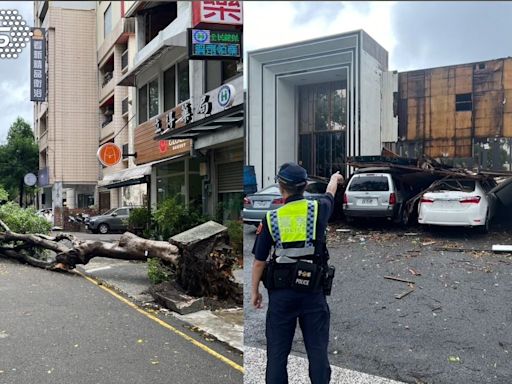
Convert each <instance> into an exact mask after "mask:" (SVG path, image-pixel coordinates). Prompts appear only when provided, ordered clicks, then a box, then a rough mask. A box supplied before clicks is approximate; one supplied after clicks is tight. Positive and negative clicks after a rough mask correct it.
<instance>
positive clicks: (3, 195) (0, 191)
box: [0, 185, 9, 202]
mask: <svg viewBox="0 0 512 384" xmlns="http://www.w3.org/2000/svg"><path fill="white" fill-rule="evenodd" d="M8 198H9V194H8V193H7V191H6V190H5V189H4V187H3V186H2V185H0V202H2V201H7V199H8Z"/></svg>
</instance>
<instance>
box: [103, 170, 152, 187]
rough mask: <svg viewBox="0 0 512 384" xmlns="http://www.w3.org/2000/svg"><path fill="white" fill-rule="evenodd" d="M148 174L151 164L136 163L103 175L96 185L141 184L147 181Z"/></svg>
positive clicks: (124, 185)
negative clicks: (130, 166)
mask: <svg viewBox="0 0 512 384" xmlns="http://www.w3.org/2000/svg"><path fill="white" fill-rule="evenodd" d="M150 175H151V164H144V165H138V166H136V167H132V168H127V169H123V170H122V171H119V172H116V173H111V174H110V175H105V177H104V178H103V180H101V181H99V182H98V187H104V188H107V189H112V188H121V187H126V186H129V185H135V184H143V183H147V182H148V181H149V177H150Z"/></svg>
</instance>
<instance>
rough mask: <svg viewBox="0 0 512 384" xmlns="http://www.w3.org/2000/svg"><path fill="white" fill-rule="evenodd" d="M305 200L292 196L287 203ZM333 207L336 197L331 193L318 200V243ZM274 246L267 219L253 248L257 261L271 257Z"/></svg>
mask: <svg viewBox="0 0 512 384" xmlns="http://www.w3.org/2000/svg"><path fill="white" fill-rule="evenodd" d="M303 198H304V197H303V196H302V195H295V196H290V197H289V198H287V199H286V203H290V202H292V201H297V200H302V199H303ZM286 203H285V204H286ZM333 206H334V197H333V196H332V194H331V193H329V192H327V193H326V194H325V195H324V196H322V197H321V198H320V199H318V218H317V221H316V239H317V241H319V240H320V241H321V240H323V238H324V235H325V230H326V229H327V222H328V221H329V218H330V217H331V214H332V209H333ZM273 244H274V239H272V235H271V234H270V231H269V229H268V224H267V219H266V218H265V219H263V220H262V221H261V224H260V227H258V234H257V236H256V241H255V242H254V246H253V248H252V253H253V254H254V257H255V258H256V260H260V261H266V260H267V259H268V257H269V254H270V249H271V248H272V245H273Z"/></svg>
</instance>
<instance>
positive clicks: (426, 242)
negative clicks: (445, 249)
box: [421, 241, 437, 247]
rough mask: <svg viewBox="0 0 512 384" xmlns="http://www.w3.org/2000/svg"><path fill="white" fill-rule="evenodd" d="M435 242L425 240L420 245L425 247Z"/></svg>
mask: <svg viewBox="0 0 512 384" xmlns="http://www.w3.org/2000/svg"><path fill="white" fill-rule="evenodd" d="M436 243H437V241H425V242H423V243H421V245H423V246H424V247H426V246H427V245H434V244H436Z"/></svg>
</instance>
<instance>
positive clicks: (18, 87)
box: [0, 1, 512, 143]
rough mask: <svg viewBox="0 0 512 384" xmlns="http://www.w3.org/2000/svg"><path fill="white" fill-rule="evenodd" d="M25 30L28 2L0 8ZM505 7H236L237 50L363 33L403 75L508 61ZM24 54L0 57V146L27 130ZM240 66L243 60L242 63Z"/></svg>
mask: <svg viewBox="0 0 512 384" xmlns="http://www.w3.org/2000/svg"><path fill="white" fill-rule="evenodd" d="M2 9H5V10H7V9H17V10H18V11H19V12H20V13H21V15H22V16H23V18H24V19H25V20H26V21H27V23H28V24H29V25H31V24H32V23H33V16H32V13H33V9H32V2H31V1H24V2H20V1H0V10H2ZM511 19H512V2H492V1H481V2H479V1H471V2H448V1H443V2H436V1H428V2H407V1H394V2H393V1H383V2H361V1H355V2H350V1H342V2H337V1H328V2H322V1H293V2H291V1H290V2H279V1H272V2H265V1H262V2H260V1H247V2H245V3H244V50H246V51H247V50H248V51H250V50H254V49H259V48H264V47H270V46H275V45H280V44H286V43H292V42H297V41H301V40H306V39H311V38H316V37H320V36H328V35H332V34H337V33H343V32H348V31H353V30H357V29H364V30H365V31H366V32H368V33H369V34H370V36H372V37H373V38H374V39H375V40H376V41H377V42H378V43H379V44H380V45H382V46H383V47H384V48H385V49H386V50H387V51H388V52H389V69H390V70H398V71H408V70H414V69H422V68H429V67H437V66H444V65H454V64H461V63H467V62H473V61H483V60H490V59H496V58H501V57H508V56H512V41H511V39H510V36H512V23H511V22H510V20H511ZM29 59H30V52H29V50H28V49H25V50H24V51H23V53H22V54H21V56H20V57H19V58H18V59H15V60H13V59H10V60H8V59H1V58H0V143H2V142H4V141H5V137H6V135H7V132H8V130H9V127H10V125H11V124H12V122H13V121H14V120H15V119H16V117H17V116H21V117H23V118H24V119H26V120H27V121H29V123H30V124H32V123H33V121H32V120H33V116H32V102H30V101H29V96H30V95H29V92H30V83H29V70H30V63H29ZM245 62H247V60H246V61H245Z"/></svg>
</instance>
